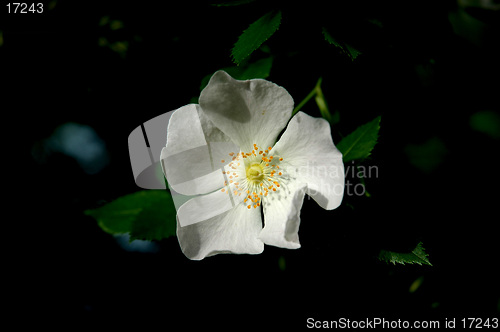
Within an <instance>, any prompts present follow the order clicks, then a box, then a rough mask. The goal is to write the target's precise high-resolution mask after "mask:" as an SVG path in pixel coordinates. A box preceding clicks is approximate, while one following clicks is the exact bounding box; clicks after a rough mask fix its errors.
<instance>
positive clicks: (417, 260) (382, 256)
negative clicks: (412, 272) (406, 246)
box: [378, 242, 432, 266]
mask: <svg viewBox="0 0 500 332" xmlns="http://www.w3.org/2000/svg"><path fill="white" fill-rule="evenodd" d="M428 256H429V255H428V254H426V253H425V249H424V248H423V247H422V242H419V243H418V244H417V246H416V247H415V249H413V251H412V252H409V253H398V252H393V251H388V250H381V251H380V253H379V255H378V259H379V260H381V261H383V262H386V263H392V264H394V265H396V263H399V264H403V265H405V263H407V264H418V265H422V264H425V265H430V266H432V264H431V262H429V259H427V257H428Z"/></svg>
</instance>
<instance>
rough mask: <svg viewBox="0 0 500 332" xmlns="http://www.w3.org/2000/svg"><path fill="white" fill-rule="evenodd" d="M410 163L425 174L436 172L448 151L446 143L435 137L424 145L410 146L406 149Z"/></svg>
mask: <svg viewBox="0 0 500 332" xmlns="http://www.w3.org/2000/svg"><path fill="white" fill-rule="evenodd" d="M404 151H405V153H406V155H407V156H408V159H409V160H410V163H411V164H412V165H413V166H415V167H417V168H418V169H420V170H421V171H422V172H424V173H430V172H431V171H433V170H435V169H436V168H437V167H438V166H439V165H440V164H441V163H442V162H443V160H444V157H445V155H446V153H447V152H448V150H447V149H446V146H445V145H444V142H443V141H442V140H441V139H439V138H437V137H433V138H431V139H429V140H428V141H426V142H424V143H423V144H408V145H407V146H406V147H405V149H404Z"/></svg>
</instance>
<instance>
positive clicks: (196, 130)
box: [160, 104, 239, 195]
mask: <svg viewBox="0 0 500 332" xmlns="http://www.w3.org/2000/svg"><path fill="white" fill-rule="evenodd" d="M238 150H239V149H238V147H237V146H236V145H234V143H232V142H231V140H230V138H229V137H227V136H226V135H224V134H223V133H222V132H221V131H220V130H219V129H217V128H216V127H215V126H214V125H213V124H211V123H210V121H209V120H208V118H206V116H205V115H204V114H202V112H201V109H200V106H199V105H195V104H190V105H186V106H183V107H181V108H179V109H178V110H176V111H175V112H174V113H173V114H172V116H171V118H170V121H169V124H168V129H167V145H166V147H164V148H163V150H162V153H161V157H160V159H161V165H162V169H163V173H164V174H165V176H166V178H167V181H168V183H169V185H170V186H171V188H173V189H174V190H176V191H177V192H179V193H180V194H183V195H197V194H204V193H207V192H210V191H213V190H216V189H219V188H221V187H222V186H223V185H224V176H223V173H222V171H223V166H224V165H225V163H221V160H222V158H224V157H225V156H228V154H229V153H230V152H234V151H238Z"/></svg>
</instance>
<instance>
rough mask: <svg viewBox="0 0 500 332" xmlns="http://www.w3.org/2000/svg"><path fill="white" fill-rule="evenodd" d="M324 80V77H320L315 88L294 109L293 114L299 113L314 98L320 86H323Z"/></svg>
mask: <svg viewBox="0 0 500 332" xmlns="http://www.w3.org/2000/svg"><path fill="white" fill-rule="evenodd" d="M322 80H323V78H322V77H320V78H319V79H318V82H317V83H316V85H315V86H314V89H312V91H311V92H309V94H308V95H307V96H306V97H305V98H304V99H303V100H302V101H301V102H300V103H299V104H298V105H297V106H296V107H295V108H294V109H293V113H292V116H294V115H295V114H297V112H298V111H299V110H300V109H301V108H302V107H303V106H304V105H305V104H306V103H307V102H308V101H309V100H310V99H311V98H312V97H314V96H315V95H316V94H317V93H318V87H319V86H321V81H322Z"/></svg>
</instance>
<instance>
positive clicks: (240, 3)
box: [212, 0, 255, 7]
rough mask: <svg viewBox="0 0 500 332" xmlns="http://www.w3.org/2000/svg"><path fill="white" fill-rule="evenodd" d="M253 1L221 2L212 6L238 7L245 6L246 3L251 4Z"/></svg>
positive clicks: (235, 0)
mask: <svg viewBox="0 0 500 332" xmlns="http://www.w3.org/2000/svg"><path fill="white" fill-rule="evenodd" d="M254 1H255V0H233V1H222V2H218V3H213V4H212V6H215V7H231V6H239V5H245V4H247V3H252V2H254Z"/></svg>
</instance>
